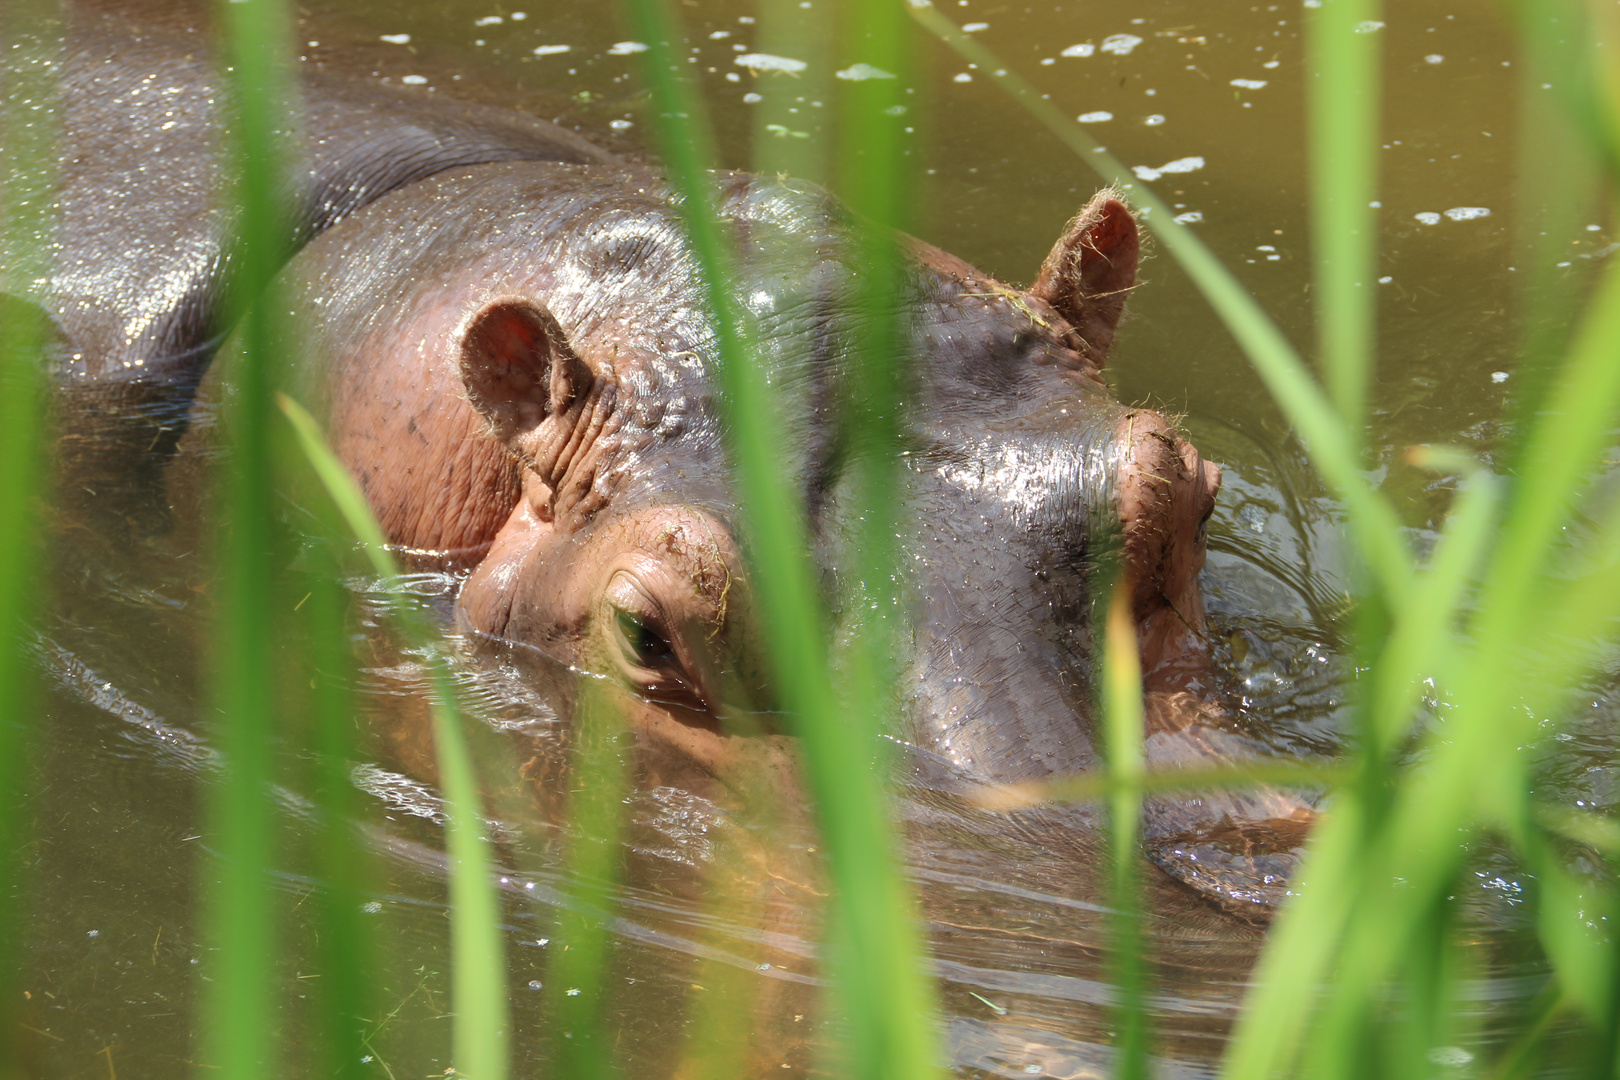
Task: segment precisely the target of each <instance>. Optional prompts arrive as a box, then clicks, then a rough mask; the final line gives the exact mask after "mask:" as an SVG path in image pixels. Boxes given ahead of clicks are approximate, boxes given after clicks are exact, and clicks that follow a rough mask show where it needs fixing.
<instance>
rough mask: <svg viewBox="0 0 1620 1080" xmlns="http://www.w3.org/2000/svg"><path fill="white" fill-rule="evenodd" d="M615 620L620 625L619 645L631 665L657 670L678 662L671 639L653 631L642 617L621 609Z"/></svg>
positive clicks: (617, 612)
mask: <svg viewBox="0 0 1620 1080" xmlns="http://www.w3.org/2000/svg"><path fill="white" fill-rule="evenodd" d="M615 620H616V621H617V623H618V630H619V644H620V646H621V647H622V648H623V649H624V654H625V658H626V659H628V660H629V661H630V662H631V663H633V664H635V665H636V666H637V667H644V668H652V669H654V670H657V669H659V668H663V667H668V666H669V665H670V664H672V663H674V662H676V661H675V649H674V647H673V646H671V645H670V643H669V639H668V638H666V637H665V636H664V635H663V634H660V633H659V632H658V631H657V630H655V629H653V627H652V626H651V625H649V624H648V623H647V621H646V620H645V619H643V618H641V616H639V615H636V614H635V613H634V612H630V611H625V610H624V609H623V608H619V609H618V610H617V611H616V612H615Z"/></svg>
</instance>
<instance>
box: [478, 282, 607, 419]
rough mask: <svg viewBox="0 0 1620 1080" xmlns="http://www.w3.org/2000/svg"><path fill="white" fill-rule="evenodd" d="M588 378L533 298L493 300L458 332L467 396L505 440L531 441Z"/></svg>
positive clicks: (581, 394)
mask: <svg viewBox="0 0 1620 1080" xmlns="http://www.w3.org/2000/svg"><path fill="white" fill-rule="evenodd" d="M592 379H593V376H592V375H591V369H590V368H588V367H586V366H585V362H584V361H583V360H581V359H580V358H579V357H578V356H577V355H576V354H575V353H574V350H573V349H571V348H570V347H569V345H568V340H567V338H566V337H564V335H563V330H562V327H561V326H559V325H557V320H556V319H555V318H554V317H553V316H552V314H551V312H549V311H547V310H546V309H545V308H544V307H542V306H540V305H539V304H537V303H535V302H534V301H532V300H526V299H523V298H519V297H503V298H501V299H497V300H491V301H490V302H489V303H487V304H485V305H484V306H483V307H482V308H480V309H479V310H478V312H477V313H476V314H474V315H473V317H472V318H471V319H470V320H469V321H468V323H467V329H466V330H465V331H464V332H463V334H462V338H461V381H462V383H463V385H465V386H466V388H467V399H468V400H469V401H470V402H472V406H473V408H475V409H477V410H478V412H479V413H480V414H481V415H482V416H483V417H484V418H485V419H486V420H488V421H489V423H490V426H491V427H492V428H493V429H494V434H495V437H496V438H498V439H500V440H501V441H503V442H505V443H507V444H509V445H511V444H514V443H517V444H519V445H521V444H523V443H528V442H532V441H534V438H535V436H536V434H537V433H538V432H539V429H540V427H541V425H542V424H544V423H545V421H546V420H547V419H549V418H551V417H555V416H560V415H561V414H563V413H565V412H567V411H568V410H569V409H570V408H571V407H572V406H573V405H574V403H575V402H577V401H579V400H580V399H582V398H583V397H584V396H585V395H586V393H587V392H588V391H589V390H590V387H591V382H592Z"/></svg>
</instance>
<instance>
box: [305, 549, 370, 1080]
mask: <svg viewBox="0 0 1620 1080" xmlns="http://www.w3.org/2000/svg"><path fill="white" fill-rule="evenodd" d="M336 569H337V568H336V567H331V568H330V569H329V570H328V571H327V572H322V573H317V574H315V575H314V576H313V577H312V579H311V580H310V582H309V596H308V599H307V601H306V602H305V604H304V607H303V609H302V610H303V612H304V613H305V625H306V626H307V628H308V630H307V633H308V637H309V652H310V661H311V663H310V666H311V668H312V669H313V670H312V672H311V675H312V677H311V679H310V687H311V691H312V695H311V702H310V704H311V710H310V711H311V714H312V715H311V717H310V726H311V728H312V736H313V740H312V742H313V745H312V746H311V749H312V751H313V756H314V768H313V770H312V772H313V779H314V792H315V799H314V803H315V808H316V823H315V837H314V841H315V843H314V847H315V868H316V872H317V874H318V876H319V877H320V879H321V881H322V882H324V883H325V887H324V888H322V889H321V890H320V891H319V893H318V895H317V915H316V925H317V927H318V928H319V930H318V941H317V946H318V949H319V957H318V963H319V965H320V966H319V972H320V975H321V978H320V980H319V982H318V983H317V989H316V994H315V997H316V999H317V1000H318V1001H319V1002H320V1007H319V1013H320V1018H319V1020H318V1022H317V1026H318V1028H319V1030H318V1032H317V1034H318V1035H319V1036H320V1038H321V1043H322V1047H323V1052H324V1060H323V1061H322V1065H323V1066H324V1072H325V1075H327V1076H329V1077H338V1078H340V1080H360V1078H361V1077H363V1076H366V1075H367V1070H366V1068H365V1066H364V1064H363V1063H362V1059H363V1058H364V1057H365V1056H366V1054H367V1053H368V1050H367V1048H366V1045H365V1025H364V1022H363V1021H362V1020H361V1017H365V1016H368V1015H371V1006H372V1004H374V1001H373V998H372V996H371V994H370V993H369V989H370V986H371V982H372V975H371V968H372V963H373V960H374V958H375V953H376V949H375V942H374V941H373V940H372V933H371V926H370V920H367V919H365V918H364V917H363V916H362V914H361V904H362V903H364V902H365V895H366V892H365V885H366V883H367V881H368V880H369V878H370V874H368V871H369V870H370V869H371V867H370V865H369V863H370V860H369V859H368V858H367V853H366V851H365V846H364V845H363V844H362V843H361V842H360V838H359V834H358V831H357V829H356V823H357V821H358V820H359V814H360V806H359V799H358V797H357V796H358V792H357V791H356V789H355V786H354V782H353V780H352V779H351V778H350V769H351V767H352V763H353V762H354V761H355V760H357V759H358V757H359V750H358V747H357V745H356V743H357V740H356V738H355V716H356V710H355V707H354V704H355V703H354V700H353V695H351V694H350V693H349V678H350V676H351V675H352V673H353V670H354V655H353V652H352V650H351V649H350V645H349V638H348V634H347V630H348V611H347V600H348V592H347V591H346V590H345V589H344V588H343V586H342V584H341V582H340V581H339V580H338V578H337V575H336Z"/></svg>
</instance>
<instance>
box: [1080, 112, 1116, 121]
mask: <svg viewBox="0 0 1620 1080" xmlns="http://www.w3.org/2000/svg"><path fill="white" fill-rule="evenodd" d="M1113 118H1114V114H1113V113H1111V112H1103V111H1102V110H1100V109H1099V110H1098V111H1097V112H1088V113H1081V114H1080V115H1079V116H1077V117H1075V119H1076V120H1078V121H1080V122H1081V123H1082V124H1101V123H1104V122H1106V121H1109V120H1112V119H1113Z"/></svg>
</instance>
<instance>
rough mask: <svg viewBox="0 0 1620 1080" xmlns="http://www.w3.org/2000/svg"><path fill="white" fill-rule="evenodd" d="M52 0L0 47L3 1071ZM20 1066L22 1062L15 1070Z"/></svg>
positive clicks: (31, 570)
mask: <svg viewBox="0 0 1620 1080" xmlns="http://www.w3.org/2000/svg"><path fill="white" fill-rule="evenodd" d="M56 14H57V13H56V10H55V5H54V4H41V5H33V6H31V7H28V8H26V9H24V8H22V7H20V6H19V5H7V6H6V7H4V8H0V47H4V48H5V49H6V50H7V52H8V53H9V54H10V56H11V57H14V58H17V59H12V60H9V61H8V63H10V64H11V65H12V69H11V70H12V72H13V75H12V78H13V80H14V81H13V83H12V85H10V86H8V87H6V92H5V93H4V94H3V95H0V268H3V272H4V280H3V282H0V288H3V289H4V290H5V291H0V874H3V875H4V880H5V882H6V886H5V887H4V888H3V889H0V971H4V972H6V973H7V979H6V981H5V983H4V984H3V985H0V993H3V994H4V999H3V1000H4V1002H5V1004H4V1005H0V1076H11V1075H20V1074H21V1068H22V1067H21V1066H20V1065H16V1066H14V1065H12V1064H10V1063H18V1062H21V1061H23V1060H24V1055H23V1054H22V1053H20V1052H18V1048H17V1047H15V1046H13V1045H12V1042H13V1039H15V1038H16V1037H17V1034H18V1031H19V1029H18V1026H17V1024H18V1022H19V1017H18V1015H17V1012H16V1010H19V1009H20V1004H19V1003H20V1002H21V1001H22V1000H23V999H22V994H21V988H20V987H19V986H16V985H14V984H13V982H12V980H14V979H16V978H17V973H18V972H19V971H20V970H21V967H22V956H21V952H22V933H21V930H22V926H23V918H22V916H23V914H24V912H25V909H26V903H25V899H24V898H25V896H26V895H27V889H28V874H27V872H26V860H25V858H24V845H25V844H26V842H27V841H26V838H27V836H28V835H29V831H30V829H29V823H28V816H29V815H28V806H29V804H28V800H27V799H26V798H25V795H26V793H27V788H28V786H29V781H30V775H29V773H30V768H29V766H30V762H31V760H32V756H33V755H32V750H33V739H34V731H33V723H34V717H35V715H36V714H37V709H38V702H39V697H38V686H37V685H36V682H35V679H34V672H33V671H32V670H31V667H32V665H31V663H30V660H29V657H30V649H29V645H30V638H31V636H32V635H31V634H30V632H29V626H30V624H31V623H32V622H33V620H34V616H35V613H36V605H37V604H38V602H39V600H40V596H39V588H38V582H39V579H40V576H41V575H40V571H41V569H42V568H43V565H44V551H43V544H42V536H41V532H42V530H41V529H40V523H41V522H42V521H44V520H45V515H44V514H43V513H41V508H40V501H41V496H42V495H43V494H44V482H43V477H45V476H47V475H49V468H48V466H47V464H46V459H45V454H44V446H45V434H46V433H45V430H44V424H43V423H42V418H43V416H44V415H45V408H44V405H45V385H44V379H43V377H42V374H41V372H42V369H43V367H44V364H43V362H42V358H44V357H45V355H46V353H47V350H48V349H50V348H51V347H53V346H55V345H57V344H58V341H57V339H56V337H55V335H54V334H53V330H54V327H52V326H51V324H50V322H49V320H48V318H47V316H46V315H45V312H44V311H43V310H41V309H40V308H39V307H37V306H36V305H34V304H31V303H29V302H27V301H26V300H23V299H21V297H20V295H13V294H12V292H11V290H16V291H17V293H19V294H21V293H24V292H25V288H24V286H23V283H26V282H33V281H41V280H44V279H46V278H47V277H48V276H49V273H50V270H51V265H50V262H51V251H52V244H51V238H52V234H53V231H54V228H53V227H54V214H53V208H54V204H55V187H56V184H55V173H56V135H57V78H58V75H59V71H60V63H61V61H60V53H61V45H60V41H59V33H60V28H59V24H58V23H57V22H56V21H55V16H56ZM14 1069H15V1072H14Z"/></svg>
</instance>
